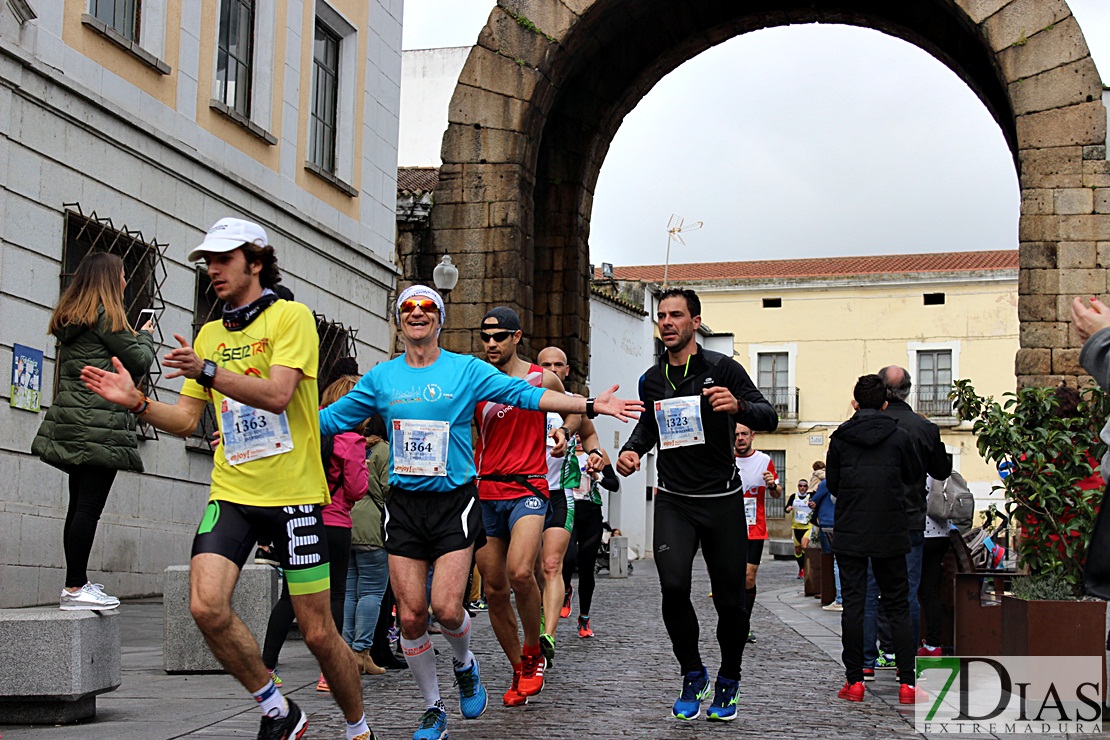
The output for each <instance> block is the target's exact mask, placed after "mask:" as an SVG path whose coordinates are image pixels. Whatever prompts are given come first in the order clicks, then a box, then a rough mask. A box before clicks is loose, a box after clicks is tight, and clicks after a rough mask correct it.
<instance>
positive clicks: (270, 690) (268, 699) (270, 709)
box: [253, 678, 289, 719]
mask: <svg viewBox="0 0 1110 740" xmlns="http://www.w3.org/2000/svg"><path fill="white" fill-rule="evenodd" d="M253 696H254V700H255V701H256V702H258V704H259V708H260V709H261V710H262V713H263V714H265V715H266V716H267V717H273V718H275V719H281V718H282V717H284V716H286V715H287V714H289V704H288V703H287V702H286V701H285V697H283V696H282V695H281V690H280V689H279V688H278V687H277V686H274V679H272V678H271V679H270V682H269V683H267V684H266V685H265V686H263V687H262V688H260V689H259V690H258V691H255V692H254V694H253Z"/></svg>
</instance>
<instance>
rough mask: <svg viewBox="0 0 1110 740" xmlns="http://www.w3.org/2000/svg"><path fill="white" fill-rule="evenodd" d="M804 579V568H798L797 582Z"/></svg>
mask: <svg viewBox="0 0 1110 740" xmlns="http://www.w3.org/2000/svg"><path fill="white" fill-rule="evenodd" d="M805 577H806V569H805V568H798V580H799V581H801V580H804V579H805Z"/></svg>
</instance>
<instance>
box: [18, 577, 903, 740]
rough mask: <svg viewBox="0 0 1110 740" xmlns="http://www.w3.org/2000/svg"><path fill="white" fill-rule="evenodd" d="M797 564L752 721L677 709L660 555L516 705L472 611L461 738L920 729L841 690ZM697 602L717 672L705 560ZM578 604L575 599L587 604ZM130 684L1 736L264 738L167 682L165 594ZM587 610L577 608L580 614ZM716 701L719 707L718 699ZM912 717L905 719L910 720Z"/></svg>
mask: <svg viewBox="0 0 1110 740" xmlns="http://www.w3.org/2000/svg"><path fill="white" fill-rule="evenodd" d="M796 572H797V571H796V567H795V565H794V563H793V561H773V560H771V559H770V558H769V557H768V556H765V562H764V564H763V566H762V567H761V569H760V573H759V586H760V593H759V597H758V601H757V604H756V610H755V616H754V619H753V625H754V629H755V632H756V636H757V638H758V641H757V642H756V643H755V644H751V645H748V648H747V650H746V652H745V656H744V675H743V678H742V681H741V690H740V704H739V706H740V715H739V718H738V719H737V720H736V721H734V722H731V723H727V724H725V723H721V724H711V723H709V722H706V721H705V719H704V715H703V717H702V718H699V719H698V720H696V721H693V722H680V721H678V720H675V719H674V718H672V717H671V716H670V706H671V703H672V702H673V701H674V699H675V698H676V696H677V695H678V692H679V689H680V684H681V679H680V677H679V674H678V667H677V663H676V662H675V660H674V657H673V655H672V654H671V651H670V646H669V642H668V641H667V636H666V632H665V630H664V628H663V624H662V620H661V617H660V606H659V585H658V580H657V577H656V573H655V569H654V566H653V563H652V562H651V561H650V560H647V561H637V562H636V563H635V572H634V573H633V575H632V576H631V577H630V578H628V579H609V578H606V577H600V578H599V579H598V587H597V592H596V595H595V599H594V607H593V609H592V611H593V614H592V615H591V616H592V619H593V625H594V631H595V633H596V635H597V636H596V637H595V638H594V639H592V640H580V639H579V638H578V637H577V634H575V633H574V631H573V629H571V627H573V625H571V624H568V623H563V624H562V625H561V627H560V630H559V637H560V640H559V645H558V652H557V654H556V661H555V664H554V666H553V667H552V668H551V669H550V671H549V672H548V674H547V676H548V683H547V685H546V687H545V688H544V691H543V692H542V693H541V694H540V695H538V696H536V697H533V698H532V700H531V702H530V703H529V704H528V705H527V706H526V707H519V708H507V707H504V706H503V705H502V703H501V694H502V693H503V692H504V690H505V689H506V688H507V686H508V682H509V678H510V674H509V668H508V663H507V661H506V660H505V658H504V657H503V656H502V654H501V651H500V648H499V647H498V646H497V643H496V641H495V639H494V636H493V633H492V630H491V629H490V628H489V624H488V617H487V616H485V615H478V616H476V617H475V618H474V625H475V627H474V634H475V640H474V651H475V653H476V654H477V655H478V656H479V658H480V659H481V661H482V668H483V671H482V673H483V677H484V679H485V682H486V685H487V687H488V688H489V690H490V708H489V710H488V711H487V712H486V713H485V714H484V715H483V716H482V717H481V718H479V719H477V720H463V719H462V718H461V717H460V715H459V713H458V694H457V689H456V688H455V687H453V686H452V676H451V672H450V660H449V658H448V653H449V651H448V649H447V647H446V643H444V642H442V638H441V637H436V638H435V640H436V644H437V645H438V647H439V648H440V650H441V655H440V658H439V668H440V670H439V674H440V682H441V687H442V688H443V691H444V699H445V701H446V704H447V707H448V711H449V716H450V720H449V725H448V729H449V731H450V736H451V738H453V739H454V740H479V739H481V740H501V739H506V740H507V739H508V738H516V737H522V736H526V737H529V738H537V739H538V738H543V739H544V740H561V739H563V738H566V739H568V740H569V739H570V738H638V739H641V740H672V739H675V740H685V739H687V738H689V739H696V738H716V737H727V736H743V737H755V736H758V737H768V738H796V737H804V736H813V737H822V738H826V737H832V738H891V737H907V736H914V735H915V733H914V731H913V727H912V724H911V722H912V714H909V713H907V712H906V710H905V709H902V708H900V707H899V705H898V701H897V684H896V682H895V680H894V678H893V676H890V677H887V676H884V675H883V673H884V672H880V677H879V680H878V681H876V682H874V683H872V684H870V685H869V687H868V688H869V689H872V690H871V691H869V693H868V697H867V699H866V700H865V701H864V702H863V703H862V704H850V703H848V702H845V701H842V700H839V699H837V698H836V690H837V689H838V688H839V687H840V685H841V684H842V683H843V673H842V672H841V668H840V664H839V660H838V659H837V658H836V657H835V656H838V655H839V637H838V636H837V635H838V627H839V618H840V615H839V614H835V613H830V612H825V611H822V610H821V609H820V608H819V605H818V602H817V600H816V599H813V598H804V597H803V596H802V594H801V582H800V581H798V580H797V579H796V578H795V575H796ZM694 576H695V577H694V594H695V604H696V606H697V609H698V613H699V615H700V617H701V619H702V625H703V627H702V640H701V642H702V645H703V646H704V653H703V655H704V658H705V662H706V665H707V666H708V667H709V670H710V674H711V675H714V672H715V670H716V667H717V665H718V663H719V658H718V655H717V651H716V644H715V641H714V640H713V639H712V634H713V630H714V628H715V624H716V614H715V613H714V612H713V607H712V600H711V599H710V598H709V595H708V594H709V579H708V576H707V575H706V574H705V571H704V564H703V563H702V561H701V560H700V558H699V560H698V561H697V562H696V563H695V572H694ZM575 606H576V607H577V602H576V604H575ZM121 610H122V612H123V614H124V615H125V617H126V619H127V621H126V622H125V623H124V624H125V626H124V634H123V642H124V647H123V651H124V655H123V685H122V686H121V687H120V688H119V689H118V690H117V691H114V692H112V693H109V694H105V695H102V696H101V697H99V699H98V702H97V719H96V721H95V722H93V723H91V724H85V725H77V726H68V727H14V726H8V727H4V726H2V725H0V737H2V738H3V740H21V739H23V738H33V739H35V740H56V739H66V740H69V739H75V738H82V739H85V738H88V739H101V738H103V739H105V740H108V739H112V740H122V739H130V738H135V739H136V740H137V739H138V738H144V739H145V740H151V739H152V738H167V739H168V738H180V737H191V738H192V737H195V738H248V737H250V738H253V737H255V735H256V733H257V732H258V710H257V709H256V708H255V707H254V706H253V705H252V704H251V703H250V702H249V701H248V700H246V699H245V698H244V694H243V690H242V688H240V687H239V686H238V685H237V684H236V683H235V682H234V681H233V680H232V679H231V678H229V677H228V676H226V675H191V676H181V675H178V676H167V675H166V674H165V673H164V672H163V671H162V667H161V644H162V619H161V615H162V606H161V602H160V601H158V600H146V601H140V602H127V603H125V604H124V605H123V606H122V607H121ZM574 613H575V614H577V612H574ZM279 673H280V674H281V676H282V678H283V679H284V681H285V685H284V691H285V693H286V695H287V696H291V697H293V698H294V700H296V701H297V702H298V703H299V704H300V705H301V707H302V708H304V710H305V711H306V712H308V713H309V714H310V718H311V719H310V725H309V730H308V732H307V733H306V735H305V737H306V738H317V737H318V738H324V737H327V738H342V737H343V722H342V717H341V715H340V714H339V711H338V709H337V708H336V707H335V705H334V703H333V702H332V701H331V698H330V696H329V695H327V694H323V693H318V692H317V691H316V690H315V686H316V678H317V670H316V666H315V664H314V662H313V660H312V658H311V656H310V655H309V654H308V652H307V650H306V649H305V647H304V645H303V644H302V643H300V642H296V641H290V642H288V643H287V644H286V647H285V650H284V652H283V653H282V665H281V666H280V668H279ZM363 686H364V688H365V697H366V706H367V713H368V716H369V718H370V721H371V724H372V726H373V727H374V730H375V732H376V733H377V736H378V737H379V738H381V739H382V740H398V739H403V738H405V739H407V738H409V737H411V735H412V731H413V729H414V728H415V726H416V722H417V719H418V718H419V715H420V712H421V711H422V710H423V706H422V705H421V702H420V700H419V698H418V695H417V691H416V686H415V684H414V683H413V681H412V679H411V677H410V676H409V675H408V672H407V671H405V670H401V671H389V672H388V673H387V674H386V675H384V676H367V677H364V678H363ZM706 706H707V705H706ZM904 717H905V718H904Z"/></svg>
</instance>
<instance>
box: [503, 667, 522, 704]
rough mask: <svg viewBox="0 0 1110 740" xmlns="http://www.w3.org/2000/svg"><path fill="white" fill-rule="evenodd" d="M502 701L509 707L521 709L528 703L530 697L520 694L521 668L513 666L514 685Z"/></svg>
mask: <svg viewBox="0 0 1110 740" xmlns="http://www.w3.org/2000/svg"><path fill="white" fill-rule="evenodd" d="M501 699H502V701H504V702H505V706H507V707H519V706H522V705H524V704H527V703H528V697H527V696H525V695H524V694H522V693H520V666H513V683H512V685H511V686H509V690H508V691H506V692H505V696H503V697H502V698H501Z"/></svg>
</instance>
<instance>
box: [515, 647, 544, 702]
mask: <svg viewBox="0 0 1110 740" xmlns="http://www.w3.org/2000/svg"><path fill="white" fill-rule="evenodd" d="M546 667H547V659H546V658H544V657H543V656H542V655H525V656H523V658H522V661H521V664H520V684H519V687H518V691H520V693H521V694H523V695H524V696H533V695H535V694H538V693H540V692H541V691H543V671H544V669H545V668H546Z"/></svg>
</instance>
